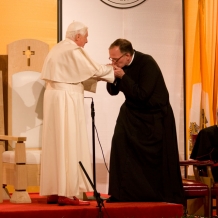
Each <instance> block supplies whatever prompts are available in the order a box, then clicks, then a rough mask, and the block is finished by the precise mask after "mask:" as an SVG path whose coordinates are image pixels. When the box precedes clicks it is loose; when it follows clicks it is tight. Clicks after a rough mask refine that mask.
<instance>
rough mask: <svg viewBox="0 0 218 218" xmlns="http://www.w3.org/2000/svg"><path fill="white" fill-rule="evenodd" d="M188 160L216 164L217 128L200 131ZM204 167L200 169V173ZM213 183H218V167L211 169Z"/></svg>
mask: <svg viewBox="0 0 218 218" xmlns="http://www.w3.org/2000/svg"><path fill="white" fill-rule="evenodd" d="M190 158H192V159H195V160H213V161H214V162H218V126H217V125H213V126H209V127H207V128H204V129H202V130H201V131H200V132H199V133H198V135H197V138H196V142H195V144H194V147H193V150H192V153H191V155H190ZM203 171H205V172H206V167H202V172H203ZM212 173H213V177H214V180H215V182H218V167H213V168H212Z"/></svg>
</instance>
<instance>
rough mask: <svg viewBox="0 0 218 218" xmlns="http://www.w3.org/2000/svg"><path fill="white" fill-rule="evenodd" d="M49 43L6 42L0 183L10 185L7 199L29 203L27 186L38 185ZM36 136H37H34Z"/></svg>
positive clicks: (26, 40)
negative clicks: (5, 128) (5, 125)
mask: <svg viewBox="0 0 218 218" xmlns="http://www.w3.org/2000/svg"><path fill="white" fill-rule="evenodd" d="M48 51H49V46H48V45H47V44H46V43H44V42H41V41H39V40H34V39H23V40H18V41H16V42H13V43H11V44H9V45H8V135H0V140H6V141H8V143H9V150H8V151H4V152H3V155H2V165H3V175H2V176H3V184H5V185H13V186H14V188H15V191H14V192H13V194H12V196H11V199H10V201H11V202H12V203H30V202H31V199H30V197H29V195H28V193H27V191H26V190H27V187H28V186H39V176H40V155H41V151H40V149H41V148H40V147H41V143H40V142H41V138H40V136H41V129H42V99H43V92H44V81H42V80H41V79H40V73H41V70H42V66H43V63H44V59H45V57H46V55H47V53H48ZM35 136H36V137H35Z"/></svg>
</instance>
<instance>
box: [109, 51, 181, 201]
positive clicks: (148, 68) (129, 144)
mask: <svg viewBox="0 0 218 218" xmlns="http://www.w3.org/2000/svg"><path fill="white" fill-rule="evenodd" d="M123 70H124V71H125V75H124V76H123V78H122V79H116V81H115V83H114V84H110V83H107V90H108V92H109V93H110V94H111V95H117V94H118V93H119V91H122V92H123V93H124V95H125V98H126V100H125V102H124V103H123V104H122V106H121V108H120V112H119V115H118V118H117V122H116V126H115V130H114V135H113V139H112V147H111V157H110V174H109V195H112V196H113V197H115V198H116V199H118V200H119V201H124V202H125V201H130V202H132V201H145V202H148V201H150V202H157V201H165V202H171V203H181V204H184V193H183V187H182V179H181V173H180V166H179V155H178V146H177V136H176V126H175V119H174V115H173V111H172V108H171V106H170V103H169V94H168V91H167V88H166V85H165V82H164V79H163V75H162V73H161V70H160V69H159V67H158V65H157V63H156V62H155V60H154V59H153V58H152V57H151V56H150V55H145V54H142V53H140V52H137V51H135V55H134V59H133V61H132V63H131V64H130V65H129V66H125V67H124V68H123Z"/></svg>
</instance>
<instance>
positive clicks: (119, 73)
mask: <svg viewBox="0 0 218 218" xmlns="http://www.w3.org/2000/svg"><path fill="white" fill-rule="evenodd" d="M109 65H111V66H112V67H113V69H114V76H115V77H116V78H120V79H122V77H123V75H124V74H125V73H124V71H123V69H122V68H120V67H118V66H116V65H115V64H109Z"/></svg>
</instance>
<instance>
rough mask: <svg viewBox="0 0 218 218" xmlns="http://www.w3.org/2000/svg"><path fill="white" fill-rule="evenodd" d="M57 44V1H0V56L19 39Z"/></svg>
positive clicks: (50, 44)
mask: <svg viewBox="0 0 218 218" xmlns="http://www.w3.org/2000/svg"><path fill="white" fill-rule="evenodd" d="M26 38H29V39H38V40H41V41H43V42H46V43H48V44H49V46H50V48H51V47H52V46H53V45H54V44H56V42H57V0H0V39H1V41H0V55H6V54H7V45H8V44H9V43H11V42H13V41H16V40H20V39H26Z"/></svg>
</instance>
